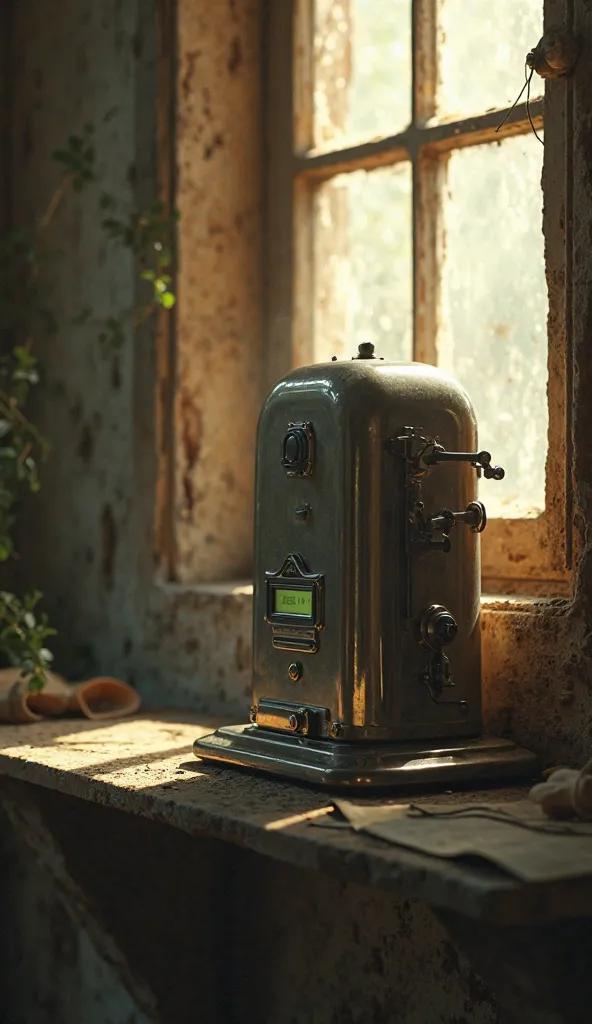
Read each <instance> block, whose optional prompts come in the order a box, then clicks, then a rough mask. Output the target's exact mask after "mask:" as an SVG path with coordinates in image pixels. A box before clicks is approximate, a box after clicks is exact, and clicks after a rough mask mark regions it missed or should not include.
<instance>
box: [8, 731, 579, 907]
mask: <svg viewBox="0 0 592 1024" xmlns="http://www.w3.org/2000/svg"><path fill="white" fill-rule="evenodd" d="M214 725H215V723H214V722H213V721H212V720H206V719H204V718H203V717H197V716H189V715H184V714H180V713H179V712H167V713H161V714H145V715H139V716H137V717H135V718H133V719H126V720H124V721H119V722H105V723H97V722H89V721H86V720H82V721H81V720H71V719H70V720H59V721H45V722H42V723H39V724H34V725H28V726H24V725H23V726H1V727H0V776H2V775H3V776H5V777H9V778H13V779H17V780H21V781H24V782H27V783H30V784H33V785H37V786H42V787H45V788H47V789H52V790H55V791H58V792H60V793H63V794H68V795H70V796H74V797H78V798H79V799H82V800H87V801H92V802H94V803H97V804H101V805H103V806H108V807H112V808H115V809H118V810H121V811H126V812H128V813H130V814H136V815H139V816H142V817H145V818H149V819H151V820H156V821H160V822H164V823H166V824H168V825H170V826H173V827H175V828H178V829H181V830H183V831H184V832H187V833H191V834H194V835H197V836H199V835H202V836H210V837H214V838H217V839H220V840H224V841H227V842H231V843H234V844H238V845H239V846H243V847H246V848H249V849H252V850H254V851H256V852H257V853H260V854H264V855H266V856H268V857H271V858H276V859H278V860H283V861H287V862H289V863H292V864H294V865H297V866H300V867H303V868H308V869H313V870H321V871H325V872H329V873H331V874H333V875H335V876H337V877H340V878H342V879H343V880H350V881H355V882H357V883H361V884H367V885H368V884H370V885H377V886H379V887H383V888H388V889H391V890H395V891H396V892H397V893H398V894H399V895H400V896H401V897H402V898H406V899H418V900H422V901H424V902H425V903H427V904H429V905H431V906H433V907H436V908H440V909H450V910H454V911H455V912H457V913H459V914H463V915H465V916H466V917H470V918H474V919H480V920H483V921H489V922H495V923H498V924H528V923H538V922H543V921H549V920H553V919H558V918H565V917H570V916H581V915H583V914H590V913H592V884H591V883H590V882H588V883H585V882H582V880H574V881H572V882H569V883H568V882H561V883H553V884H548V885H545V886H540V885H539V886H534V885H524V884H521V883H518V882H515V881H513V880H512V879H510V878H508V877H507V876H506V875H504V874H503V873H501V872H498V871H496V870H494V869H490V868H486V867H477V866H470V865H461V864H459V863H452V862H450V861H447V860H444V859H442V860H440V859H438V858H434V857H427V856H424V855H420V854H416V853H413V852H412V851H408V850H405V849H403V848H402V847H394V846H389V845H387V844H386V843H382V842H380V841H379V840H375V839H372V838H370V837H366V836H363V835H361V834H356V833H353V832H351V831H350V830H349V829H348V828H318V827H316V828H313V827H311V824H310V823H311V820H317V821H318V820H319V819H322V818H323V817H324V816H325V814H326V813H327V808H328V807H329V806H330V797H329V796H328V795H327V794H326V793H323V792H321V791H318V790H314V789H309V788H305V787H303V786H295V785H293V784H290V783H286V782H282V781H281V780H275V779H272V778H270V777H263V776H257V775H252V774H247V773H246V772H241V771H237V770H236V769H231V768H224V767H220V768H218V767H215V766H213V765H208V764H205V763H204V762H201V761H198V760H197V759H196V758H194V757H193V755H192V750H191V746H192V743H193V740H194V739H195V738H196V737H197V736H198V735H204V734H205V733H206V732H208V731H210V730H211V729H212V727H213V726H214ZM522 794H523V790H519V789H515V790H504V791H499V790H496V799H502V798H504V797H505V798H508V797H510V796H514V797H518V796H520V795H522ZM483 796H484V795H483V793H481V794H480V795H479V794H477V793H471V792H467V793H466V794H463V795H462V796H461V797H459V798H460V799H467V800H475V799H479V798H481V799H483ZM430 799H431V800H433V799H434V797H433V796H432V797H430ZM435 799H438V798H437V797H436V798H435ZM444 799H446V800H450V797H449V796H444Z"/></svg>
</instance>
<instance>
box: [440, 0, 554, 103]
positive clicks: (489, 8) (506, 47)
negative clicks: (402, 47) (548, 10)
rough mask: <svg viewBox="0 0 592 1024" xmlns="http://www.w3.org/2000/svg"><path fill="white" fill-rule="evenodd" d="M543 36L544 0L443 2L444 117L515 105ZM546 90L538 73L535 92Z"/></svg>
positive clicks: (441, 11) (441, 73) (441, 50)
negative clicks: (531, 55) (528, 63)
mask: <svg viewBox="0 0 592 1024" xmlns="http://www.w3.org/2000/svg"><path fill="white" fill-rule="evenodd" d="M542 34H543V0H522V2H521V3H517V2H516V0H471V2H470V3H468V2H467V0H438V61H439V82H438V103H437V106H438V114H439V116H442V117H447V116H451V115H462V114H476V113H479V112H484V111H486V110H490V109H491V108H492V107H505V106H510V104H512V103H513V102H514V100H515V99H516V97H517V95H518V93H519V92H520V90H521V88H522V86H523V85H524V63H525V59H526V54H527V53H528V51H529V50H532V49H533V48H534V47H535V46H536V44H537V43H538V41H539V39H540V38H541V36H542ZM543 92H544V89H543V80H542V78H539V76H538V75H536V74H535V75H533V78H532V83H531V96H532V97H534V96H542V95H543Z"/></svg>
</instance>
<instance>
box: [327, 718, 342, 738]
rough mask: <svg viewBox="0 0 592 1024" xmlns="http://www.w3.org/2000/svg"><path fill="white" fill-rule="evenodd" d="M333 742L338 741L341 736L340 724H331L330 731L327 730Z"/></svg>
mask: <svg viewBox="0 0 592 1024" xmlns="http://www.w3.org/2000/svg"><path fill="white" fill-rule="evenodd" d="M329 731H330V733H331V736H332V737H333V739H334V740H337V739H339V737H340V736H342V735H343V726H342V724H341V722H331V729H330V730H329Z"/></svg>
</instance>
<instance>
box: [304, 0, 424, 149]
mask: <svg viewBox="0 0 592 1024" xmlns="http://www.w3.org/2000/svg"><path fill="white" fill-rule="evenodd" d="M410 119H411V0H388V3H387V2H385V0H316V3H315V27H314V135H315V145H317V146H321V145H324V144H326V143H329V142H336V143H343V141H344V138H345V137H347V138H350V139H352V138H354V139H355V138H371V137H373V136H375V135H390V134H393V133H395V132H397V131H399V130H400V129H402V128H405V127H406V126H407V125H408V124H409V121H410Z"/></svg>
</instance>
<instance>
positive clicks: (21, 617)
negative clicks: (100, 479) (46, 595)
mask: <svg viewBox="0 0 592 1024" xmlns="http://www.w3.org/2000/svg"><path fill="white" fill-rule="evenodd" d="M114 115H115V111H110V112H109V113H108V114H107V115H106V116H105V118H104V121H108V120H110V119H111V117H113V116H114ZM94 134H95V132H94V127H93V125H92V124H85V125H84V127H83V130H82V132H81V133H80V134H79V135H71V136H70V137H69V138H68V140H67V142H66V144H65V146H64V147H63V148H61V149H58V150H56V151H55V152H54V153H53V160H54V162H55V163H56V164H57V165H58V166H59V168H60V170H61V176H60V180H59V182H58V185H57V187H56V189H55V190H54V192H53V194H52V196H51V198H50V200H49V202H48V204H47V207H46V209H45V211H44V213H43V214H42V216H41V217H40V218H39V221H38V223H37V225H36V227H35V229H34V230H33V231H32V232H30V233H27V232H24V231H20V230H18V231H10V232H7V233H6V234H5V235H4V236H2V235H0V563H7V562H8V561H9V560H11V559H14V558H16V557H17V552H16V550H15V545H14V528H15V525H16V513H17V509H18V502H19V500H20V498H21V496H22V493H23V491H26V490H29V491H31V492H36V491H38V490H39V486H40V485H39V465H40V463H42V462H43V461H44V460H45V459H46V458H47V457H48V455H49V442H48V440H47V439H46V438H45V437H43V436H42V435H41V434H40V432H39V430H38V429H37V427H36V426H35V424H34V423H33V422H32V420H31V419H30V418H29V417H28V415H27V407H28V404H29V400H30V396H31V390H32V389H33V388H35V387H36V386H37V385H38V384H39V381H40V365H39V360H38V356H37V354H36V352H37V351H38V350H39V349H40V348H41V344H42V342H44V341H45V342H47V341H49V340H51V338H53V337H55V336H56V335H57V334H58V332H59V331H60V330H61V329H63V328H64V326H65V323H66V322H68V323H69V324H71V325H79V326H80V325H83V324H87V323H90V324H93V325H94V326H96V329H97V340H98V342H99V344H100V346H101V347H102V348H103V349H112V348H114V347H121V345H123V343H124V341H125V338H126V336H127V334H128V332H129V330H130V329H131V330H133V329H134V328H136V327H138V326H139V325H140V324H142V323H145V322H146V321H147V320H149V319H150V318H151V317H152V316H153V315H154V314H155V313H157V312H158V311H159V310H165V311H169V310H171V309H172V308H173V306H174V304H175V294H174V292H173V290H172V273H171V272H172V263H173V257H172V251H173V248H172V243H173V233H174V224H175V221H176V220H177V214H176V212H173V214H172V215H168V214H167V212H166V210H165V207H164V205H163V204H162V203H159V202H154V203H152V204H150V205H149V206H148V207H147V208H146V209H142V210H139V209H132V210H129V209H128V210H124V211H122V210H121V209H120V204H119V203H118V202H117V200H116V199H115V198H114V196H113V195H111V194H110V193H108V192H105V191H104V190H102V189H100V188H99V182H98V179H97V171H96V151H95V143H94ZM93 186H94V187H95V189H97V191H98V196H97V199H96V202H97V217H98V219H99V223H100V226H101V229H102V231H103V232H104V234H105V236H106V238H107V240H108V241H109V242H110V243H111V244H112V245H113V246H119V247H122V248H124V249H126V250H128V251H130V252H131V253H132V255H133V257H134V262H135V267H136V272H137V274H138V277H139V279H140V280H141V281H142V282H144V290H145V292H146V299H145V301H143V302H142V303H141V304H140V305H138V306H135V307H133V308H132V309H130V310H127V311H123V312H119V313H118V315H113V314H110V315H109V316H107V317H103V318H96V317H95V316H94V314H93V310H92V309H90V308H85V309H83V310H80V311H79V312H77V313H76V314H75V315H73V316H72V317H71V318H70V319H69V320H68V321H64V320H62V322H60V320H59V318H58V317H57V315H56V313H55V311H54V310H53V308H52V304H51V296H50V294H49V293H48V288H47V287H46V285H45V284H44V280H43V268H44V265H45V263H46V261H47V260H48V259H49V258H51V259H52V260H53V259H55V258H56V257H57V255H58V254H56V253H55V251H52V250H50V249H49V248H48V246H47V235H48V231H49V228H50V226H51V225H52V223H53V221H54V219H55V216H56V214H57V212H58V209H59V208H60V206H61V205H62V203H63V202H64V200H65V199H66V198H67V197H68V195H69V194H71V193H79V192H81V191H82V190H83V189H87V188H89V187H93ZM41 597H42V595H41V594H40V593H39V591H37V590H35V591H33V592H32V593H30V594H26V595H25V596H24V597H22V598H18V597H17V596H16V595H15V594H13V593H10V592H9V591H7V590H2V591H0V658H1V659H2V660H3V661H4V662H5V663H8V664H9V665H12V666H16V667H19V668H20V669H21V672H22V674H23V677H24V678H26V679H27V681H28V686H29V688H30V689H33V690H39V689H41V688H42V687H43V686H44V683H45V678H46V676H45V673H46V671H47V670H48V668H49V666H50V664H51V662H52V659H53V656H52V653H51V651H50V650H49V648H48V647H47V646H46V641H47V640H48V638H49V637H51V636H53V635H55V630H54V629H52V628H51V626H50V625H49V623H48V620H47V617H46V615H44V614H39V613H38V611H37V607H38V604H39V601H40V600H41Z"/></svg>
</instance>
